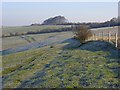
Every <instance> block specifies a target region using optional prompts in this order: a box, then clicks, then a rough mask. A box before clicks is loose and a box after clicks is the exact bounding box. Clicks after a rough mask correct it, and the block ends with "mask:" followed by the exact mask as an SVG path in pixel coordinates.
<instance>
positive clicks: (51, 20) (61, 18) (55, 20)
mask: <svg viewBox="0 0 120 90" xmlns="http://www.w3.org/2000/svg"><path fill="white" fill-rule="evenodd" d="M67 21H68V20H67V19H66V18H65V17H64V16H55V17H53V18H49V19H46V20H45V21H44V22H43V25H56V24H65V23H67Z"/></svg>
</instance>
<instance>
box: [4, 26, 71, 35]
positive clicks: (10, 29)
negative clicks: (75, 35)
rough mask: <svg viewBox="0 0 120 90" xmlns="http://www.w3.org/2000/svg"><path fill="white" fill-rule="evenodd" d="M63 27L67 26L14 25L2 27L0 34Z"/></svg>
mask: <svg viewBox="0 0 120 90" xmlns="http://www.w3.org/2000/svg"><path fill="white" fill-rule="evenodd" d="M63 27H69V26H66V25H43V26H16V27H3V28H2V34H9V33H25V32H28V31H41V30H45V29H49V30H52V29H60V28H63Z"/></svg>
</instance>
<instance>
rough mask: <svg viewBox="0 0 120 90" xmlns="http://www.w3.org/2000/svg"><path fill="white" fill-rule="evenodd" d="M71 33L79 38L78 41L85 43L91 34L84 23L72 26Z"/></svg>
mask: <svg viewBox="0 0 120 90" xmlns="http://www.w3.org/2000/svg"><path fill="white" fill-rule="evenodd" d="M73 33H74V34H75V38H77V39H78V40H80V43H85V41H86V40H87V39H88V38H89V37H91V36H92V32H91V30H90V29H88V27H87V26H84V25H80V26H75V27H73Z"/></svg>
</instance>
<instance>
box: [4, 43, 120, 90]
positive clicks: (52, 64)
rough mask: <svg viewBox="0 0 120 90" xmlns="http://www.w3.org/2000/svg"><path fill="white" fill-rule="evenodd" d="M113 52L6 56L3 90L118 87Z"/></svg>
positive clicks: (59, 50) (43, 50) (61, 51)
mask: <svg viewBox="0 0 120 90" xmlns="http://www.w3.org/2000/svg"><path fill="white" fill-rule="evenodd" d="M117 59H118V58H116V57H112V56H111V55H110V52H105V51H96V52H93V51H88V50H79V49H75V48H72V49H62V47H61V45H55V46H54V47H53V48H50V47H49V46H48V47H43V48H40V49H35V50H29V51H25V52H20V53H16V54H10V55H6V56H3V68H4V70H3V76H4V78H3V85H4V87H12V88H13V87H31V88H34V87H71V88H72V87H118V68H117V67H119V66H118V63H117V61H116V60H117Z"/></svg>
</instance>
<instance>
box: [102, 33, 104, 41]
mask: <svg viewBox="0 0 120 90" xmlns="http://www.w3.org/2000/svg"><path fill="white" fill-rule="evenodd" d="M102 40H104V37H103V32H102Z"/></svg>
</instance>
